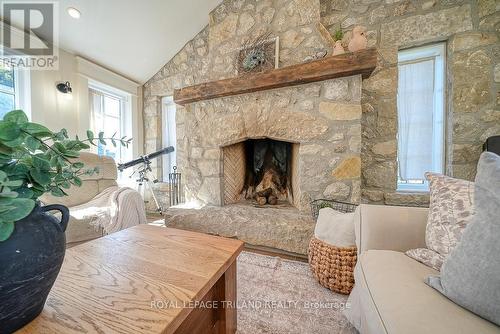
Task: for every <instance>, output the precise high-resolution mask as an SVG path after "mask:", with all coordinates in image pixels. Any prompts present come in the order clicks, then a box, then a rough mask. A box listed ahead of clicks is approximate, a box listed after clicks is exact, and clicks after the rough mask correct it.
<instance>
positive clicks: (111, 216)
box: [70, 186, 146, 234]
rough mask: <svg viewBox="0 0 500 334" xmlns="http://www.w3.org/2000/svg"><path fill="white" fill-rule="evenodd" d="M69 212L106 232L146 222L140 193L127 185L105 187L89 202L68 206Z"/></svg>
mask: <svg viewBox="0 0 500 334" xmlns="http://www.w3.org/2000/svg"><path fill="white" fill-rule="evenodd" d="M70 212H71V216H73V217H74V218H76V219H79V220H87V219H88V220H90V224H91V225H93V226H95V227H96V228H102V229H103V230H104V232H105V233H107V234H110V233H114V232H118V231H120V230H123V229H126V228H129V227H132V226H135V225H139V224H145V223H146V214H145V209H144V202H143V199H142V197H141V195H140V194H139V193H138V192H137V191H135V190H134V189H131V188H127V187H118V186H112V187H109V188H106V189H105V190H104V191H102V192H101V193H99V194H98V195H97V196H96V197H94V198H93V199H92V200H90V201H89V202H87V203H84V204H81V205H78V206H74V207H72V208H70Z"/></svg>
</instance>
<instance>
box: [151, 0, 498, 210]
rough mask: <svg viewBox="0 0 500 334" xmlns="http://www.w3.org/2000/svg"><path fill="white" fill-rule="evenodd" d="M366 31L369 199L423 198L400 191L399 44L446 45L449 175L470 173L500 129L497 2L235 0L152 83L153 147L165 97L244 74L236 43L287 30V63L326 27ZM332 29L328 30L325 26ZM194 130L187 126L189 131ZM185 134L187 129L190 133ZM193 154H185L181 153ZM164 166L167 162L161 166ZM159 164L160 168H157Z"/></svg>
mask: <svg viewBox="0 0 500 334" xmlns="http://www.w3.org/2000/svg"><path fill="white" fill-rule="evenodd" d="M358 24H361V25H364V26H366V27H367V28H368V40H369V46H376V47H377V48H378V49H379V53H380V55H379V64H378V67H377V69H376V71H375V72H374V73H373V75H372V76H371V77H370V78H369V79H367V80H364V81H363V84H362V88H363V91H362V97H361V101H362V111H363V112H362V121H361V123H362V129H361V132H362V143H361V160H362V186H361V188H362V196H363V199H364V200H365V201H368V202H375V203H387V204H400V203H404V204H410V205H425V204H426V201H428V198H427V196H425V195H424V196H421V195H415V194H412V195H401V194H399V193H396V192H395V189H396V171H397V165H396V153H397V142H396V134H397V110H396V89H397V50H398V49H401V48H406V47H411V46H416V45H422V44H426V43H431V42H436V41H446V42H447V46H448V62H447V68H448V77H447V79H448V87H447V96H448V98H449V101H448V126H447V136H448V138H447V173H448V174H450V175H454V176H457V177H462V178H466V179H472V178H473V177H474V174H475V164H476V162H477V160H478V156H479V154H480V146H481V144H482V142H483V141H484V139H485V138H486V137H487V136H488V135H493V134H500V111H499V107H498V104H499V102H500V101H499V100H500V97H499V81H500V73H499V72H500V65H499V64H498V62H499V59H500V46H499V42H498V32H499V26H500V12H499V8H498V4H497V3H496V1H495V0H483V1H459V0H426V1H420V0H419V1H410V0H399V1H398V0H356V1H347V0H321V1H319V0H258V1H257V0H228V1H224V2H223V3H222V4H221V5H219V6H218V7H217V8H216V9H215V10H214V11H213V12H212V13H211V14H210V21H209V25H208V26H207V27H206V28H205V29H204V30H202V31H201V32H200V33H199V34H198V35H197V36H195V38H194V39H193V40H191V41H190V42H188V43H187V44H186V46H185V47H184V48H183V49H182V50H181V51H180V52H179V53H178V54H177V55H176V56H175V57H174V58H173V59H172V60H171V61H169V62H168V63H167V64H166V65H165V66H164V67H163V68H162V69H161V70H160V71H159V72H158V73H157V74H156V75H155V76H154V77H152V78H151V79H150V80H149V81H148V82H147V83H146V84H145V85H144V122H145V131H144V133H145V150H146V152H150V151H154V150H156V149H158V148H160V146H161V126H160V125H161V97H162V96H170V95H172V94H173V90H174V88H181V87H183V86H186V85H192V84H195V83H201V82H205V81H210V80H216V79H220V78H226V77H232V76H236V75H237V70H236V66H235V60H236V56H235V55H236V49H237V48H238V47H239V46H240V45H241V43H242V42H243V41H244V40H246V39H247V38H252V37H255V36H257V35H258V34H260V33H261V32H263V31H271V32H272V33H273V35H276V36H279V37H280V42H281V43H280V44H281V50H280V66H287V65H291V64H295V63H299V62H302V60H303V59H304V58H305V57H306V56H307V55H310V54H313V53H315V52H318V51H321V50H328V51H330V50H331V45H332V40H331V38H330V37H329V36H328V34H326V31H327V30H326V29H328V30H329V31H334V30H335V29H336V28H338V27H342V29H344V30H345V31H347V34H346V38H348V37H349V30H351V29H352V28H353V27H354V25H358ZM325 28H326V29H325ZM182 131H189V130H181V134H182ZM183 135H186V134H185V133H184V134H183ZM178 154H180V158H181V159H186V158H187V157H186V156H185V154H186V152H178ZM157 167H159V166H158V165H157ZM158 171H159V170H158Z"/></svg>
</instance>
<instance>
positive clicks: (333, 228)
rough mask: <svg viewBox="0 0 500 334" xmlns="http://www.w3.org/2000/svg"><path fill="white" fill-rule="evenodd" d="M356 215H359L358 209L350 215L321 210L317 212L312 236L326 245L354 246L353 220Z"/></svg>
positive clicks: (328, 209) (325, 209) (331, 210)
mask: <svg viewBox="0 0 500 334" xmlns="http://www.w3.org/2000/svg"><path fill="white" fill-rule="evenodd" d="M357 215H359V208H358V209H356V211H355V212H352V213H343V212H339V211H335V210H333V209H332V208H323V209H321V210H319V215H318V221H317V222H316V228H315V229H314V236H315V237H316V238H317V239H319V240H321V241H323V242H326V243H327V244H330V245H333V246H337V247H352V246H355V245H356V237H355V235H354V220H355V219H356V216H357Z"/></svg>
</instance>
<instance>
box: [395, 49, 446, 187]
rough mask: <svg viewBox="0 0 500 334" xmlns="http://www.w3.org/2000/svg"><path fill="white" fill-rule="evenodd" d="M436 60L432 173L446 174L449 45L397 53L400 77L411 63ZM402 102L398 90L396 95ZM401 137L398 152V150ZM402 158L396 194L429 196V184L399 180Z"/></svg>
mask: <svg viewBox="0 0 500 334" xmlns="http://www.w3.org/2000/svg"><path fill="white" fill-rule="evenodd" d="M430 59H433V60H434V110H433V121H432V126H433V139H432V161H433V166H432V167H431V170H432V171H433V172H437V173H444V170H445V166H446V107H447V105H446V42H439V43H433V44H428V45H424V46H419V47H413V48H408V49H403V50H399V51H398V75H399V66H400V65H404V64H410V63H417V62H422V61H427V60H430ZM397 96H398V99H399V88H398V92H397ZM398 122H399V112H398ZM399 145H400V144H399V137H398V150H399ZM399 175H400V174H399V156H398V180H397V191H401V192H428V191H429V183H428V182H427V181H426V180H425V178H424V179H423V183H408V182H404V181H402V180H400V179H399Z"/></svg>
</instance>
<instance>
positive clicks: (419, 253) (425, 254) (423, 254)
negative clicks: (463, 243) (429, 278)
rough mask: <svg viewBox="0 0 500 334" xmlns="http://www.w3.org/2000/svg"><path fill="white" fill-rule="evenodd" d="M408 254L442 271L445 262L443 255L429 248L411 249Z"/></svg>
mask: <svg viewBox="0 0 500 334" xmlns="http://www.w3.org/2000/svg"><path fill="white" fill-rule="evenodd" d="M406 255H408V256H409V257H411V258H412V259H415V260H417V261H418V262H421V263H423V264H425V265H426V266H428V267H431V268H432V269H435V270H437V271H441V266H442V265H443V262H444V256H443V255H441V254H439V253H437V252H435V251H433V250H430V249H427V248H417V249H410V250H409V251H407V252H406Z"/></svg>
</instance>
